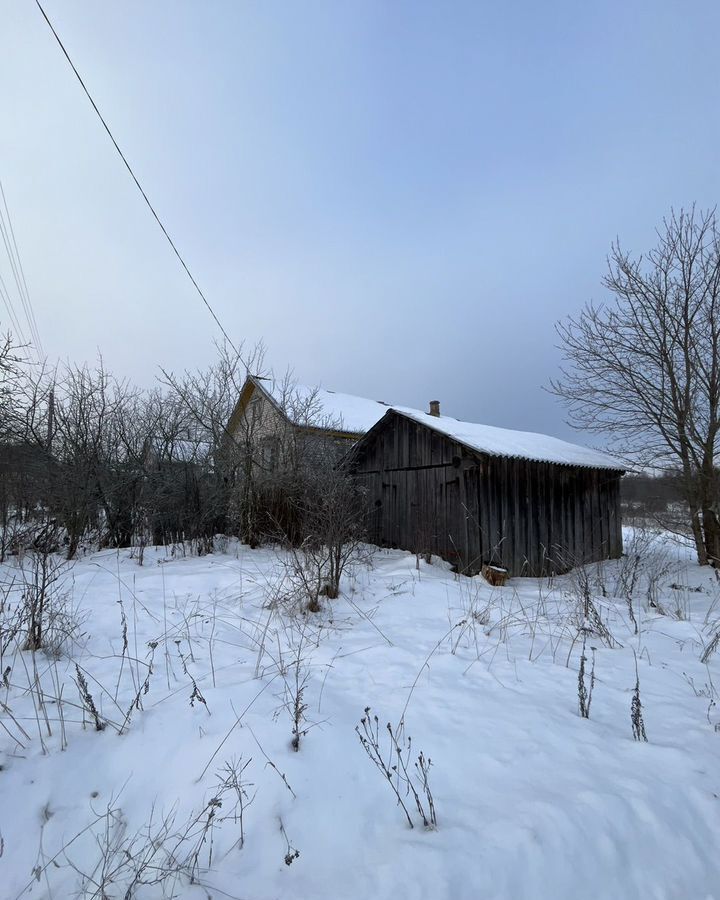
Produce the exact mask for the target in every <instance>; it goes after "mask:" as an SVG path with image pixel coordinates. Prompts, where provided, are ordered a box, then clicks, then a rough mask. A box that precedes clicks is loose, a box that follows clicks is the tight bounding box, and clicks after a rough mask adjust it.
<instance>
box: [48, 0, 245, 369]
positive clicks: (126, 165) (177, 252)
mask: <svg viewBox="0 0 720 900" xmlns="http://www.w3.org/2000/svg"><path fill="white" fill-rule="evenodd" d="M35 3H36V4H37V8H38V9H39V10H40V12H41V13H42V16H43V18H44V19H45V21H46V22H47V24H48V26H49V28H50V31H52V33H53V35H54V37H55V40H56V41H57V42H58V44H59V46H60V49H61V50H62V52H63V54H64V56H65V59H66V60H67V61H68V63H69V64H70V68H71V69H72V70H73V72H74V73H75V76H76V78H77V80H78V81H79V82H80V85H81V87H82V89H83V91H84V92H85V96H86V97H87V98H88V100H89V101H90V103H91V105H92V108H93V109H94V110H95V112H96V113H97V116H98V118H99V119H100V121H101V122H102V124H103V128H104V129H105V131H106V132H107V134H108V137H109V138H110V140H111V141H112V142H113V146H114V147H115V149H116V150H117V152H118V154H119V156H120V159H121V160H122V161H123V162H124V163H125V168H126V169H127V170H128V172H129V173H130V176H131V178H132V180H133V181H134V182H135V186H136V187H137V189H138V190H139V191H140V193H141V194H142V198H143V200H144V201H145V203H146V204H147V207H148V209H149V210H150V212H151V213H152V214H153V217H154V218H155V221H156V222H157V223H158V225H159V226H160V228H161V230H162V233H163V234H164V235H165V237H166V238H167V241H168V243H169V244H170V246H171V247H172V249H173V252H174V254H175V256H177V258H178V259H179V260H180V265H181V266H182V267H183V269H185V272H186V273H187V276H188V278H189V279H190V281H192V283H193V286H194V288H195V290H196V291H197V292H198V294H199V295H200V299H201V300H202V302H203V303H204V304H205V306H206V307H207V309H208V311H209V313H210V315H211V316H212V317H213V319H214V320H215V324H216V325H217V326H218V328H219V329H220V331H221V332H222V334H223V337H224V338H225V340H226V341H227V342H228V344H230V346H231V347H232V349H233V350H234V351H235V353H236V354H237V355H238V357H240V352H239V350H238V349H237V347H236V346H235V344H234V343H233V342H232V341H231V340H230V337H229V335H228V333H227V331H225V329H224V328H223V326H222V324H221V322H220V319H218V317H217V316H216V315H215V311H214V310H213V308H212V306H210V303H209V302H208V299H207V297H206V296H205V294H203V292H202V291H201V290H200V286H199V285H198V283H197V281H195V278H194V277H193V274H192V272H191V271H190V269H189V268H188V266H187V264H186V262H185V260H184V259H183V258H182V256H181V255H180V251H179V250H178V248H177V247H176V246H175V242H174V241H173V239H172V238H171V237H170V235H169V234H168V232H167V229H166V228H165V226H164V225H163V223H162V221H161V220H160V216H158V214H157V213H156V212H155V208H154V207H153V205H152V203H151V202H150V200H149V199H148V196H147V194H146V193H145V191H144V190H143V187H142V185H141V184H140V182H139V181H138V179H137V176H136V175H135V173H134V172H133V170H132V167H131V165H130V163H129V162H128V161H127V158H126V157H125V154H124V153H123V152H122V150H121V149H120V147H119V145H118V142H117V141H116V140H115V138H114V137H113V133H112V131H110V128H109V126H108V124H107V122H106V121H105V119H104V118H103V115H102V113H101V112H100V110H99V109H98V107H97V104H96V103H95V101H94V100H93V98H92V96H91V94H90V91H89V90H88V89H87V87H86V86H85V82H84V81H83V80H82V77H81V75H80V73H79V72H78V70H77V69H76V68H75V63H74V62H73V61H72V59H70V54H69V53H68V52H67V50H66V49H65V45H64V44H63V42H62V41H61V40H60V37H59V35H58V33H57V31H55V28H54V27H53V24H52V22H51V21H50V19H49V18H48V16H47V13H46V12H45V10H44V9H43V7H42V4H41V3H40V0H35Z"/></svg>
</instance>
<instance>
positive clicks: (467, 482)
mask: <svg viewBox="0 0 720 900" xmlns="http://www.w3.org/2000/svg"><path fill="white" fill-rule="evenodd" d="M430 410H431V411H430V413H423V412H419V411H417V410H410V409H404V408H401V407H393V408H391V409H389V410H388V412H387V413H385V415H384V416H383V417H382V418H381V419H380V420H379V421H378V422H377V423H376V424H375V425H373V426H372V427H371V428H370V429H369V430H368V431H367V433H366V434H365V435H364V436H363V437H362V438H361V439H360V440H359V441H358V442H357V443H356V444H355V445H354V447H353V448H352V450H351V451H350V452H349V454H348V456H347V458H346V460H347V463H348V465H349V466H350V470H351V471H352V473H353V474H354V477H355V478H357V480H358V482H359V483H360V484H361V485H363V486H364V489H365V492H366V495H367V502H368V507H369V539H370V540H371V541H372V542H373V543H377V544H379V545H381V546H389V547H399V548H402V549H405V550H412V551H414V552H417V553H435V554H437V555H439V556H441V557H443V558H444V559H446V560H449V561H452V562H453V563H455V564H456V565H457V567H458V569H459V570H460V571H463V572H467V573H475V572H478V571H480V570H481V568H482V566H483V565H484V564H489V565H495V566H501V567H503V568H506V569H507V570H508V571H509V573H510V574H511V575H541V574H548V573H550V572H561V571H566V570H568V569H570V568H572V567H573V566H575V565H580V564H582V563H587V562H595V561H598V560H602V559H607V558H616V557H619V556H620V555H621V553H622V532H621V520H620V478H621V477H622V475H623V469H622V466H621V465H620V464H619V463H618V462H617V461H616V460H614V459H612V458H610V457H608V456H606V455H604V454H601V453H598V452H596V451H593V450H589V449H588V448H586V447H580V446H576V445H574V444H570V443H567V442H565V441H561V440H559V439H557V438H553V437H549V436H546V435H541V434H531V433H527V432H519V431H509V430H507V429H503V428H495V427H491V426H485V425H476V424H472V423H469V422H459V421H458V420H456V419H453V418H450V417H448V416H441V415H440V410H439V404H438V403H437V402H436V401H433V403H431V404H430Z"/></svg>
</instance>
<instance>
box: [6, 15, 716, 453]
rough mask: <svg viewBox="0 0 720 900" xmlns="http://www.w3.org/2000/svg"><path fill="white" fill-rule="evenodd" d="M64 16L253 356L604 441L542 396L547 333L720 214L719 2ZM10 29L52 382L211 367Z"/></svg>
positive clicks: (140, 378) (123, 205)
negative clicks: (85, 374) (677, 210)
mask: <svg viewBox="0 0 720 900" xmlns="http://www.w3.org/2000/svg"><path fill="white" fill-rule="evenodd" d="M43 3H44V6H45V9H46V12H47V14H48V16H49V17H50V19H51V20H52V22H53V24H54V25H55V27H56V29H57V31H58V33H59V35H60V37H61V38H62V40H63V42H64V43H65V46H66V48H67V50H68V52H69V53H70V55H71V57H72V58H73V61H74V63H75V65H76V66H77V68H78V69H79V71H80V73H81V75H82V76H83V78H84V79H85V81H86V84H87V85H88V87H89V89H90V92H91V93H92V94H93V96H94V98H95V100H96V102H97V104H98V106H99V108H100V109H101V111H102V112H103V114H104V116H105V118H106V120H107V121H108V123H109V125H110V127H111V129H112V131H113V133H114V134H115V137H116V139H117V140H118V143H119V144H120V146H121V147H122V148H123V150H124V152H125V154H126V155H127V157H128V159H129V160H130V162H131V164H132V166H133V167H134V169H135V171H136V173H137V175H138V177H139V179H140V181H141V183H142V184H143V187H144V188H145V190H146V192H147V194H148V196H149V197H150V199H151V201H152V202H153V204H154V206H155V207H156V209H157V211H158V213H159V214H160V217H161V218H162V219H163V221H164V223H165V225H166V227H167V228H168V231H169V232H170V234H171V235H172V236H173V239H174V240H175V242H176V244H177V246H178V247H179V249H180V252H181V253H182V254H183V256H184V258H185V260H186V261H187V263H188V265H189V267H190V269H191V271H192V272H193V274H194V276H195V277H196V279H197V281H198V283H199V284H200V285H201V287H202V289H203V291H204V293H205V295H206V296H207V297H208V299H209V301H210V303H211V304H212V306H213V308H214V309H215V312H216V313H217V315H218V318H219V319H220V320H221V322H222V323H223V326H224V328H225V329H226V331H227V332H228V334H229V335H230V336H231V338H232V340H233V341H234V342H236V343H240V342H244V346H245V347H246V348H251V347H252V346H253V345H255V344H256V343H257V342H258V341H260V340H262V341H264V342H265V344H266V346H267V359H268V361H269V363H270V364H271V365H272V366H273V367H274V369H275V370H276V371H278V372H282V371H284V370H285V369H287V368H288V367H290V368H292V369H293V370H294V373H295V375H296V377H297V378H298V379H299V380H300V381H302V382H305V383H311V384H321V385H322V386H323V387H326V388H331V389H336V390H338V391H343V392H346V393H355V394H359V395H361V396H366V397H371V398H374V399H378V400H385V401H387V402H392V403H399V404H404V405H407V406H415V407H420V408H426V407H427V403H428V401H429V400H431V399H438V400H440V402H441V408H442V411H443V413H446V414H448V415H453V416H455V417H457V418H461V419H465V420H469V421H477V422H483V423H488V424H493V425H499V426H504V427H509V428H518V429H523V430H536V431H543V432H548V433H551V434H555V435H558V436H560V437H564V438H569V439H575V440H579V441H581V442H583V441H584V442H586V443H594V442H596V439H595V438H590V437H587V436H582V435H577V434H575V433H574V432H572V431H571V430H570V429H569V427H568V426H567V425H566V424H565V411H564V409H563V408H562V406H561V405H560V404H559V403H558V401H557V400H556V399H555V398H554V397H552V396H551V395H549V394H548V393H547V392H546V390H545V387H546V386H547V384H548V382H549V380H550V378H552V377H554V376H556V375H557V374H558V368H559V365H560V362H561V353H560V351H559V349H558V347H557V343H558V341H557V338H556V335H555V330H554V325H555V322H556V321H557V320H559V319H561V318H563V317H565V316H567V315H573V314H577V313H578V312H579V311H580V309H581V308H582V306H583V305H584V304H585V303H587V302H588V301H590V300H594V301H601V300H603V299H605V298H606V294H605V292H604V289H603V287H602V275H603V273H604V271H605V264H606V263H605V260H606V256H607V253H608V250H609V248H610V244H611V242H612V241H613V240H614V239H615V238H616V237H619V238H620V240H621V241H622V242H623V244H624V245H625V246H626V247H627V248H629V249H630V250H632V251H633V252H636V253H640V252H642V251H646V250H647V249H649V248H650V247H651V246H652V245H653V242H654V238H655V228H656V227H657V226H658V225H659V224H660V223H661V222H662V218H663V216H664V215H666V214H667V213H668V212H669V210H670V208H671V207H673V206H674V207H680V206H683V205H684V206H687V205H689V204H691V203H693V202H696V203H697V204H698V205H699V206H701V207H703V208H705V207H712V206H715V204H716V203H717V199H718V188H719V187H720V184H719V180H720V166H719V165H718V161H719V160H718V148H719V147H720V116H719V115H718V110H720V79H718V77H717V66H716V59H717V47H716V40H717V35H718V34H719V33H720V4H718V3H717V2H716V0H707V2H704V0H677V2H671V0H647V2H633V0H625V2H615V0H607V2H602V3H593V4H590V3H578V2H577V0H572V2H570V0H568V2H553V0H548V2H545V3H537V2H535V0H507V2H494V3H489V2H481V0H475V2H469V3H464V2H459V0H458V2H452V3H446V2H435V3H426V2H422V0H419V2H418V0H415V2H399V0H393V2H383V3H381V2H374V0H365V2H362V3H361V2H355V3H351V2H344V0H333V2H326V3H325V2H315V0H305V2H302V3H301V2H285V3H276V2H263V3H260V2H257V3H244V2H231V0H209V2H200V0H195V2H185V0H153V2H139V0H122V2H120V0H117V2H109V0H103V2H97V0H93V2H90V0H43ZM0 22H1V24H0V86H1V87H0V96H1V97H2V111H3V119H2V121H3V125H2V129H1V130H0V181H2V185H3V188H4V190H5V195H6V198H7V202H8V205H9V208H10V212H11V214H12V221H13V226H14V231H15V236H16V238H17V242H18V245H19V249H20V254H21V257H22V262H23V268H24V271H25V275H26V279H27V282H28V287H29V292H30V297H31V300H32V303H33V308H34V312H35V317H36V320H37V325H38V330H39V333H40V337H41V340H42V343H43V349H44V351H45V353H46V354H47V356H48V358H49V359H50V360H56V359H63V360H65V359H67V360H72V361H74V362H83V361H93V360H94V359H95V358H96V357H97V354H98V353H102V356H103V359H104V362H105V365H106V366H107V368H108V369H110V370H111V371H113V372H114V373H116V374H117V375H119V376H122V377H127V378H129V379H131V380H132V381H134V382H136V383H138V384H140V385H145V386H150V385H152V384H153V382H154V379H155V378H156V376H157V373H158V367H159V366H163V367H164V368H166V369H171V370H174V371H181V370H183V369H195V368H202V367H205V366H207V365H208V364H209V363H210V362H211V361H212V359H213V355H214V352H215V351H214V346H213V342H214V340H216V339H217V338H218V337H219V332H218V329H217V326H216V325H215V323H214V322H213V320H212V318H211V316H210V314H209V313H208V311H207V309H206V308H205V307H204V306H203V304H202V301H201V300H200V298H199V297H198V295H197V294H196V293H195V290H194V288H193V287H192V284H191V283H190V281H189V279H188V277H187V275H186V274H185V273H184V271H183V270H182V268H181V266H180V264H179V262H178V261H177V259H176V258H175V256H174V255H173V253H172V251H171V249H170V247H169V246H168V245H167V243H166V241H165V238H164V237H163V235H162V233H161V232H160V230H159V228H158V226H157V224H156V223H155V221H154V220H153V218H152V216H151V215H150V213H149V211H148V209H147V207H146V206H145V205H144V203H143V202H142V199H141V197H140V195H139V194H138V192H137V189H136V188H135V186H134V184H133V183H132V181H131V179H130V176H129V175H128V173H127V171H126V170H125V168H124V166H123V164H122V162H121V160H120V159H119V157H118V156H117V154H116V153H115V150H114V148H113V147H112V145H111V143H110V141H109V139H108V137H107V135H106V134H105V132H104V131H103V129H102V126H101V124H100V122H99V120H98V119H97V117H96V116H95V114H94V112H93V111H92V108H91V107H90V105H89V103H88V101H87V98H86V97H85V96H84V94H83V93H82V89H81V88H80V85H79V84H78V82H77V81H76V79H75V76H74V75H73V74H72V71H71V69H70V68H69V66H68V64H67V62H66V61H65V59H64V57H63V56H62V54H61V51H60V49H59V47H58V46H57V44H56V43H55V41H54V38H53V37H52V34H51V32H50V31H49V29H48V27H47V25H46V24H45V22H44V20H43V19H42V16H41V14H40V12H39V10H38V9H37V7H36V5H35V3H34V2H32V0H0ZM0 250H2V248H1V247H0ZM3 254H4V250H3V251H2V252H1V253H0V273H2V275H3V278H4V280H5V283H6V284H8V286H9V288H12V287H13V284H12V276H11V272H10V268H9V263H8V260H7V258H6V257H5V256H4V255H3ZM15 301H16V305H19V301H18V300H17V296H16V295H15ZM7 325H8V322H7V316H6V315H5V310H4V307H2V306H0V327H2V328H3V330H5V329H6V328H7Z"/></svg>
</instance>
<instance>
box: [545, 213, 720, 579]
mask: <svg viewBox="0 0 720 900" xmlns="http://www.w3.org/2000/svg"><path fill="white" fill-rule="evenodd" d="M657 237H658V243H657V245H656V247H655V248H654V249H653V250H651V251H650V252H649V253H648V254H647V255H646V256H642V255H640V256H637V257H634V256H631V254H630V253H629V252H627V251H625V250H624V249H622V248H621V246H620V244H619V242H616V243H614V244H613V245H612V248H611V251H610V256H609V258H608V272H607V274H606V275H605V277H604V279H603V283H604V285H605V287H606V288H607V289H608V290H609V291H610V293H611V294H612V295H613V301H612V302H611V303H609V304H608V305H593V304H590V305H588V306H586V307H585V309H584V310H583V311H582V313H581V314H580V315H579V316H578V317H576V318H572V317H571V318H568V319H566V320H565V321H563V322H561V323H559V324H558V326H557V331H558V334H559V336H560V339H561V342H562V348H563V350H564V355H565V364H564V367H563V369H562V375H561V377H560V378H559V379H558V380H557V381H554V382H552V383H551V390H552V392H553V393H555V394H556V395H557V396H559V397H561V398H562V399H563V400H564V401H565V403H566V404H567V406H568V408H569V420H570V423H571V424H572V425H574V426H575V427H578V428H582V429H586V430H590V431H595V432H604V433H606V434H608V435H609V436H610V438H611V445H612V444H614V446H615V447H619V448H620V449H621V450H622V451H623V453H624V455H625V456H626V458H629V459H633V460H634V461H636V463H637V464H639V465H641V466H648V467H653V468H656V469H671V468H679V470H680V472H681V477H680V483H681V488H682V493H683V496H684V499H685V501H686V503H687V505H688V509H689V518H690V523H689V524H690V526H691V528H692V534H693V536H694V539H695V545H696V549H697V556H698V561H699V562H700V564H701V565H704V564H707V563H708V562H710V563H712V564H713V565H718V564H719V563H720V521H719V519H718V512H719V511H720V509H719V505H718V504H719V499H720V493H719V491H718V488H719V481H718V470H717V468H716V465H715V460H716V453H717V443H718V432H719V431H720V234H719V233H718V227H717V222H716V217H715V211H714V210H711V211H709V212H698V211H696V210H695V208H694V207H692V208H691V209H690V210H689V211H685V210H681V211H680V212H679V213H676V212H674V211H673V212H672V213H671V214H670V216H669V217H668V218H667V219H665V220H663V225H662V228H660V229H658V231H657Z"/></svg>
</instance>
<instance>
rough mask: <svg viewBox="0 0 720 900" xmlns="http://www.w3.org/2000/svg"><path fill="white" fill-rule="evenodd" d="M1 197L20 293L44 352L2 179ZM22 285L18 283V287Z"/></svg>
mask: <svg viewBox="0 0 720 900" xmlns="http://www.w3.org/2000/svg"><path fill="white" fill-rule="evenodd" d="M0 197H1V198H2V202H3V206H4V207H5V217H6V219H7V225H8V228H9V231H10V238H11V241H12V246H13V249H14V250H15V261H16V263H17V269H18V271H19V273H20V281H21V282H22V291H20V294H21V296H22V294H23V292H24V295H25V305H26V315H27V318H28V325H29V326H30V330H31V331H32V332H33V334H34V337H35V341H36V343H37V349H38V350H39V352H40V353H44V351H43V347H42V341H41V340H40V331H39V329H38V325H37V319H36V318H35V310H34V309H33V305H32V300H31V299H30V291H29V290H28V286H27V279H26V278H25V270H24V268H23V264H22V259H21V257H20V250H19V249H18V245H17V240H16V238H15V229H14V228H13V223H12V219H11V217H10V209H9V208H8V204H7V198H6V197H5V189H4V188H3V185H2V181H0ZM19 288H20V285H19V284H18V289H19Z"/></svg>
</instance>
